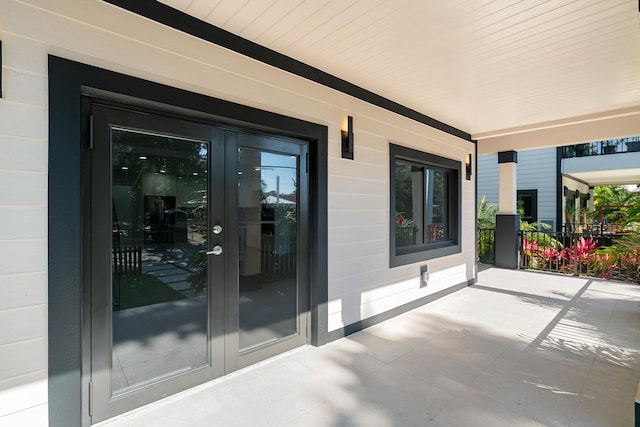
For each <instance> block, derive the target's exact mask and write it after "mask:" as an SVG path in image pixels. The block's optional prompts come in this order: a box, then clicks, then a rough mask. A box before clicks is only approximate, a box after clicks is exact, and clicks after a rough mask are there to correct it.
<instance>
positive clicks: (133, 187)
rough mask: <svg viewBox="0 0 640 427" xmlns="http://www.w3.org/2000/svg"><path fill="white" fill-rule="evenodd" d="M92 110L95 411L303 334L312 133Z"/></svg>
mask: <svg viewBox="0 0 640 427" xmlns="http://www.w3.org/2000/svg"><path fill="white" fill-rule="evenodd" d="M92 116H93V123H94V128H93V142H92V145H93V147H92V149H91V150H90V151H91V153H90V158H91V165H90V169H91V173H90V175H91V177H90V194H91V195H90V208H89V211H90V223H91V225H90V230H91V233H90V237H89V239H90V244H89V247H90V252H91V255H90V261H89V262H88V264H89V265H88V268H90V271H91V273H90V277H91V283H90V285H89V288H90V292H91V380H90V394H91V395H90V398H89V399H90V402H89V407H90V412H91V418H92V422H93V423H95V422H99V421H102V420H104V419H107V418H110V417H112V416H114V415H117V414H119V413H122V412H126V411H128V410H130V409H133V408H135V407H138V406H141V405H143V404H146V403H149V402H152V401H154V400H157V399H160V398H162V397H164V396H167V395H169V394H173V393H175V392H178V391H181V390H184V389H186V388H189V387H191V386H193V385H196V384H199V383H202V382H205V381H208V380H210V379H213V378H216V377H218V376H221V375H224V374H225V373H228V372H231V371H233V370H236V369H238V368H240V367H243V366H246V365H249V364H251V363H255V362H257V361H259V360H263V359H265V358H267V357H270V356H272V355H274V354H277V353H279V352H282V351H286V350H288V349H290V348H294V347H296V346H299V345H302V344H304V343H306V342H307V340H308V338H307V335H308V334H307V330H308V325H307V319H308V308H309V304H308V298H309V296H308V290H307V283H308V280H307V279H306V278H307V277H308V262H307V261H306V260H307V259H308V254H307V252H306V249H305V248H307V247H308V236H307V231H306V230H307V229H308V227H307V226H306V223H307V218H308V191H307V188H308V178H307V172H306V154H307V147H306V144H304V143H303V142H301V141H296V140H291V139H287V138H284V137H274V136H265V135H258V134H251V133H247V132H239V131H236V130H234V131H231V130H225V129H224V128H222V127H219V126H213V125H207V124H201V123H194V122H190V121H187V120H181V119H175V118H169V117H162V116H159V115H155V114H149V113H141V112H134V111H130V110H127V109H122V108H117V107H114V106H105V105H99V104H94V105H93V106H92Z"/></svg>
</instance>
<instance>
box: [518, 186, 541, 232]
mask: <svg viewBox="0 0 640 427" xmlns="http://www.w3.org/2000/svg"><path fill="white" fill-rule="evenodd" d="M517 197H518V211H519V212H520V213H521V215H522V216H521V217H520V219H522V220H523V221H526V222H528V223H529V224H533V223H534V222H538V190H518V194H517Z"/></svg>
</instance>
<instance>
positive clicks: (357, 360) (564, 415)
mask: <svg viewBox="0 0 640 427" xmlns="http://www.w3.org/2000/svg"><path fill="white" fill-rule="evenodd" d="M639 380H640V286H639V285H635V284H624V283H618V282H607V281H603V280H597V279H590V278H575V277H564V276H556V275H550V274H544V273H534V272H526V271H509V270H500V269H495V268H490V269H487V270H485V271H483V272H481V273H480V275H479V282H478V283H477V284H476V285H474V286H472V287H469V288H466V289H463V290H462V291H459V292H456V293H454V294H452V295H449V296H447V297H445V298H442V299H440V300H437V301H434V302H432V303H430V304H427V305H425V306H423V307H421V308H418V309H416V310H413V311H411V312H409V313H406V314H404V315H401V316H399V317H396V318H394V319H391V320H388V321H386V322H384V323H381V324H378V325H376V326H374V327H371V328H368V329H366V330H364V331H361V332H359V333H356V334H354V335H351V336H349V337H346V338H343V339H341V340H338V341H335V342H332V343H330V344H328V345H326V346H323V347H320V348H315V347H311V346H307V347H303V348H300V349H298V350H295V351H292V352H289V353H287V354H284V355H280V356H278V357H276V358H274V359H271V360H268V361H266V362H263V363H260V364H258V365H255V366H252V367H250V368H248V369H245V370H243V371H240V372H236V373H234V374H231V375H228V376H226V377H224V378H222V379H219V380H216V381H214V382H211V383H208V384H204V385H201V386H198V387H196V388H193V389H190V390H188V391H186V392H183V393H180V394H178V395H175V396H171V397H169V398H166V399H164V400H162V401H159V402H155V403H154V404H151V405H149V406H146V407H144V408H141V409H138V410H136V411H133V412H130V413H128V414H126V415H123V416H120V417H117V418H114V419H111V420H109V421H106V422H104V423H102V424H101V426H109V427H120V426H154V427H163V426H171V427H177V426H223V427H229V426H252V427H255V426H287V427H288V426H304V427H313V426H331V427H334V426H335V427H337V426H368V427H370V426H375V427H377V426H380V427H384V426H491V427H495V426H580V427H589V426H607V427H612V426H633V424H634V399H635V396H636V387H637V385H638V381H639Z"/></svg>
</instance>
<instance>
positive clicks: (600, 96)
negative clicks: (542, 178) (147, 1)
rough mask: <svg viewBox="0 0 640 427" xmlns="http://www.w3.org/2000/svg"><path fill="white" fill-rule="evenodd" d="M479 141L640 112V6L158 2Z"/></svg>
mask: <svg viewBox="0 0 640 427" xmlns="http://www.w3.org/2000/svg"><path fill="white" fill-rule="evenodd" d="M162 2H164V3H166V4H168V5H169V6H172V7H174V8H176V9H178V10H181V11H183V12H186V13H188V14H191V15H193V16H195V17H197V18H199V19H202V20H204V21H206V22H209V23H211V24H213V25H216V26H218V27H221V28H223V29H225V30H228V31H230V32H232V33H234V34H237V35H239V36H241V37H244V38H246V39H248V40H251V41H254V42H256V43H258V44H261V45H263V46H265V47H268V48H270V49H273V50H276V51H278V52H281V53H283V54H285V55H288V56H290V57H292V58H295V59H298V60H300V61H302V62H305V63H307V64H309V65H312V66H314V67H316V68H319V69H321V70H323V71H326V72H328V73H330V74H333V75H335V76H337V77H340V78H342V79H345V80H347V81H349V82H351V83H354V84H356V85H358V86H361V87H363V88H365V89H368V90H370V91H372V92H375V93H378V94H380V95H382V96H384V97H387V98H389V99H391V100H393V101H396V102H398V103H401V104H404V105H406V106H408V107H410V108H413V109H415V110H417V111H419V112H421V113H423V114H426V115H429V116H431V117H433V118H435V119H437V120H440V121H443V122H445V123H447V124H450V125H452V126H455V127H457V128H459V129H461V130H463V131H465V132H468V133H470V134H472V135H474V136H476V135H487V134H489V135H490V134H500V133H501V132H504V131H506V132H508V131H509V130H510V129H513V128H521V129H527V128H536V127H537V126H538V125H539V124H541V123H545V122H550V121H562V120H566V121H570V120H571V118H575V117H579V116H585V115H594V114H595V115H601V114H602V115H607V114H608V112H611V111H614V110H619V109H631V110H635V109H637V110H638V111H640V19H639V14H638V0H603V1H599V0H522V1H509V0H162Z"/></svg>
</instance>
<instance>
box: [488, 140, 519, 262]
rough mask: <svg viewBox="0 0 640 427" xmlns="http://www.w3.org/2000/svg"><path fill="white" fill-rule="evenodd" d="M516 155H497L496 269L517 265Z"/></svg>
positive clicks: (512, 153)
mask: <svg viewBox="0 0 640 427" xmlns="http://www.w3.org/2000/svg"><path fill="white" fill-rule="evenodd" d="M517 163H518V153H516V152H515V151H503V152H500V153H498V167H499V174H500V175H499V179H498V182H499V188H498V215H496V234H495V240H494V241H495V264H496V267H501V268H511V269H517V268H518V265H519V259H520V257H519V249H520V244H519V239H518V233H519V231H520V215H518V214H517V201H518V186H517V182H518V179H517V175H516V172H517V168H516V165H517Z"/></svg>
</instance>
